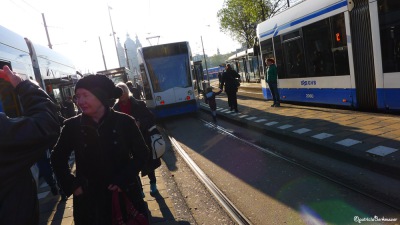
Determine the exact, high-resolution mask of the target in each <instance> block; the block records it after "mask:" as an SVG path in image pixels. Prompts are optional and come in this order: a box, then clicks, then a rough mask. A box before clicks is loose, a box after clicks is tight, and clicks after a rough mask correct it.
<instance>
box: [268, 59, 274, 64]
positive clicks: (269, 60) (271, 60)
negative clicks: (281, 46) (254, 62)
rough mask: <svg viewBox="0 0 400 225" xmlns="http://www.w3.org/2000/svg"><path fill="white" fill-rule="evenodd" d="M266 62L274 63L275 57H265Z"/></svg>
mask: <svg viewBox="0 0 400 225" xmlns="http://www.w3.org/2000/svg"><path fill="white" fill-rule="evenodd" d="M267 62H270V63H275V59H274V58H268V59H267Z"/></svg>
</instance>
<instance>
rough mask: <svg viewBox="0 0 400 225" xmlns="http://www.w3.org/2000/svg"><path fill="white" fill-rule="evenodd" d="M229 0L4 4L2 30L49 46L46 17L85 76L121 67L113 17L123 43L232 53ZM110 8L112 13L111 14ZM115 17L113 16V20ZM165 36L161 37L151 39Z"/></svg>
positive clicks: (55, 41)
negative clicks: (184, 44) (221, 15)
mask: <svg viewBox="0 0 400 225" xmlns="http://www.w3.org/2000/svg"><path fill="white" fill-rule="evenodd" d="M223 2H224V0H203V1H195V0H96V1H94V0H90V1H89V0H2V12H1V16H0V25H2V26H4V27H6V28H8V29H10V30H12V31H14V32H16V33H18V34H20V35H22V36H24V37H27V38H29V39H30V40H31V41H33V42H34V43H36V44H40V45H44V46H48V41H47V36H46V32H45V28H44V23H43V18H42V13H43V14H44V16H45V19H46V24H47V27H48V32H49V37H50V41H51V44H52V45H53V49H54V50H56V51H57V52H60V53H61V54H64V55H66V56H67V57H68V58H70V59H71V60H72V61H73V62H74V63H75V65H76V67H77V69H78V70H80V71H81V72H83V73H85V72H96V71H100V70H104V63H103V59H102V52H101V48H100V41H99V39H100V40H101V43H102V47H103V53H104V56H105V58H106V64H107V68H108V69H110V68H117V67H119V65H118V59H117V53H116V49H115V44H114V39H113V36H112V35H111V34H112V28H111V23H110V17H111V21H112V24H113V28H114V32H115V33H116V37H119V38H120V41H121V44H123V43H124V42H125V40H126V35H127V34H129V35H130V38H131V39H133V40H135V36H136V35H137V36H138V38H139V40H140V42H141V44H142V45H143V46H149V45H155V44H164V43H170V42H178V41H189V44H190V46H191V49H192V54H193V55H195V54H202V44H201V38H202V39H203V46H204V51H205V53H206V54H207V55H209V56H212V55H215V54H216V53H217V49H219V50H220V53H221V54H225V53H230V52H233V51H235V50H236V49H238V48H240V44H239V43H238V42H236V41H233V40H232V39H231V37H229V36H228V35H226V34H224V33H222V32H220V29H219V23H218V18H217V12H218V10H219V9H221V8H222V7H223ZM108 6H110V7H111V8H112V9H110V10H108ZM109 13H110V15H111V16H109ZM155 36H160V38H151V39H149V40H147V39H146V38H148V37H155Z"/></svg>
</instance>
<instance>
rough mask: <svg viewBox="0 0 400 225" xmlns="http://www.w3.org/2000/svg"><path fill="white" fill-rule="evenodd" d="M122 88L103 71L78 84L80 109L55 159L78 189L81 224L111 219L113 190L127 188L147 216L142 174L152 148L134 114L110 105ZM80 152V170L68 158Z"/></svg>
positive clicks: (64, 179) (66, 184)
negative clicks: (71, 166)
mask: <svg viewBox="0 0 400 225" xmlns="http://www.w3.org/2000/svg"><path fill="white" fill-rule="evenodd" d="M121 94H122V90H121V89H120V88H118V87H116V86H115V85H114V83H113V82H112V81H111V80H110V79H109V78H107V77H106V76H104V75H89V76H87V77H84V78H82V79H80V80H79V81H78V83H77V84H76V86H75V96H74V100H75V103H76V104H77V105H78V107H79V108H80V110H81V111H82V113H81V114H79V115H77V116H75V117H72V118H70V119H68V120H66V121H65V122H64V127H63V129H62V132H61V135H60V138H59V140H58V143H57V144H56V146H55V148H54V150H53V152H52V156H51V162H52V165H53V169H54V172H55V174H56V176H57V178H58V180H59V182H60V185H61V188H62V189H63V190H64V191H65V193H66V194H67V196H70V195H71V194H73V195H74V199H73V200H74V202H73V207H74V221H75V224H76V225H80V224H84V225H102V224H104V225H109V224H111V223H112V222H111V220H112V218H111V212H112V207H111V205H112V204H111V203H112V202H111V194H112V191H116V190H118V191H124V192H126V193H127V195H128V196H129V197H130V198H131V200H132V201H133V203H134V205H135V207H136V208H137V209H138V210H139V212H141V213H142V214H144V215H145V216H147V207H146V205H145V203H144V201H143V198H142V196H141V189H140V185H139V182H138V180H137V177H138V174H139V171H140V170H141V169H142V167H143V166H144V165H145V163H146V160H147V158H148V154H149V153H150V151H149V149H148V148H147V145H146V143H145V141H144V140H143V137H142V134H141V133H140V131H139V128H138V126H137V125H136V121H135V119H134V118H133V117H131V116H128V115H126V114H123V113H119V112H116V111H114V110H113V109H111V108H110V107H111V106H112V104H113V102H114V100H115V99H116V98H119V97H120V96H121ZM72 151H74V152H75V160H76V161H75V163H76V175H73V174H72V173H71V170H70V168H69V165H68V159H69V156H70V155H71V152H72Z"/></svg>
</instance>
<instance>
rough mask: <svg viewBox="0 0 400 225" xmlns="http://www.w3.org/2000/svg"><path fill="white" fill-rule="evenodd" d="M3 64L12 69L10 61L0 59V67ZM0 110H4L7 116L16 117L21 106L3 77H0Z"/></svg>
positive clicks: (12, 89)
mask: <svg viewBox="0 0 400 225" xmlns="http://www.w3.org/2000/svg"><path fill="white" fill-rule="evenodd" d="M5 65H7V66H8V67H10V69H12V67H11V63H10V62H5V61H1V60H0V68H3V66H5ZM0 112H4V113H5V114H6V115H7V116H8V117H17V116H20V114H21V106H20V104H19V100H18V97H17V95H16V93H15V91H14V88H13V86H11V84H10V82H8V81H6V80H5V79H3V78H0Z"/></svg>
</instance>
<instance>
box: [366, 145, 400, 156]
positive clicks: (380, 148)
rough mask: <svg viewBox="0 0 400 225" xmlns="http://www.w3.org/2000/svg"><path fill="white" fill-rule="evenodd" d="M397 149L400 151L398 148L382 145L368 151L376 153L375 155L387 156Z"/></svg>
mask: <svg viewBox="0 0 400 225" xmlns="http://www.w3.org/2000/svg"><path fill="white" fill-rule="evenodd" d="M396 151H398V149H395V148H389V147H385V146H382V145H380V146H378V147H375V148H372V149H370V150H368V151H367V152H368V153H371V154H374V155H379V156H386V155H389V154H391V153H393V152H396Z"/></svg>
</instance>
